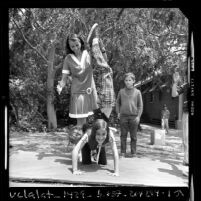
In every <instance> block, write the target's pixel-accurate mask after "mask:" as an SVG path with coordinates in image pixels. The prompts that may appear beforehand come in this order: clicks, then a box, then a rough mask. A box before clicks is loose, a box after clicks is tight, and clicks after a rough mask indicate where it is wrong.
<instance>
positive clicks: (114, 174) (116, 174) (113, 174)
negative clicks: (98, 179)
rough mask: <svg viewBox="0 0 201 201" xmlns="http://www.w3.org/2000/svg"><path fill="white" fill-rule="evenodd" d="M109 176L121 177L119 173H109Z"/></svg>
mask: <svg viewBox="0 0 201 201" xmlns="http://www.w3.org/2000/svg"><path fill="white" fill-rule="evenodd" d="M107 174H108V175H110V176H113V177H118V176H119V173H117V172H108V173H107Z"/></svg>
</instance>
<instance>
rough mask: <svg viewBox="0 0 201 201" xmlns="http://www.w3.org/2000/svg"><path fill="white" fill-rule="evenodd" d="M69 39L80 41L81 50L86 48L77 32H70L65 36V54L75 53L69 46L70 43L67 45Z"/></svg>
mask: <svg viewBox="0 0 201 201" xmlns="http://www.w3.org/2000/svg"><path fill="white" fill-rule="evenodd" d="M70 40H72V41H76V40H79V41H80V43H81V51H83V50H85V49H86V48H85V44H84V41H83V39H82V38H81V37H80V36H78V35H77V34H70V35H69V36H67V39H66V47H65V48H66V54H75V53H74V52H73V51H72V50H71V48H70V45H69V41H70Z"/></svg>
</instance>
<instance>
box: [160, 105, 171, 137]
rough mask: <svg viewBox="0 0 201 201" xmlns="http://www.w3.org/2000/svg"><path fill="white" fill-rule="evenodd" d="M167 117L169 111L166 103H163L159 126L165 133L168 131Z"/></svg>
mask: <svg viewBox="0 0 201 201" xmlns="http://www.w3.org/2000/svg"><path fill="white" fill-rule="evenodd" d="M169 117H170V111H169V110H168V108H167V106H166V104H164V106H163V110H162V111H161V126H162V129H165V130H166V134H168V132H169Z"/></svg>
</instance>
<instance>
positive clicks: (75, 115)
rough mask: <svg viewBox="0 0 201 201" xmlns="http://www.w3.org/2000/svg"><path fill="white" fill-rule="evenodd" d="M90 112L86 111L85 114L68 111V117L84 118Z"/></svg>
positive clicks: (90, 113)
mask: <svg viewBox="0 0 201 201" xmlns="http://www.w3.org/2000/svg"><path fill="white" fill-rule="evenodd" d="M92 114H93V112H88V113H86V114H71V113H69V117H71V118H85V117H88V116H90V115H92Z"/></svg>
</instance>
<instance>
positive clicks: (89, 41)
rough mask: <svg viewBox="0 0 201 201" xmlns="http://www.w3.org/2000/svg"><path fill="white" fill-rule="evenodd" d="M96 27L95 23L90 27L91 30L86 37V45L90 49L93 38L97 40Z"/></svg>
mask: <svg viewBox="0 0 201 201" xmlns="http://www.w3.org/2000/svg"><path fill="white" fill-rule="evenodd" d="M97 27H98V24H97V23H95V24H94V25H93V26H92V27H91V30H90V32H89V35H88V37H87V43H88V44H89V46H90V47H91V46H92V41H93V39H94V38H98V31H97Z"/></svg>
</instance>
